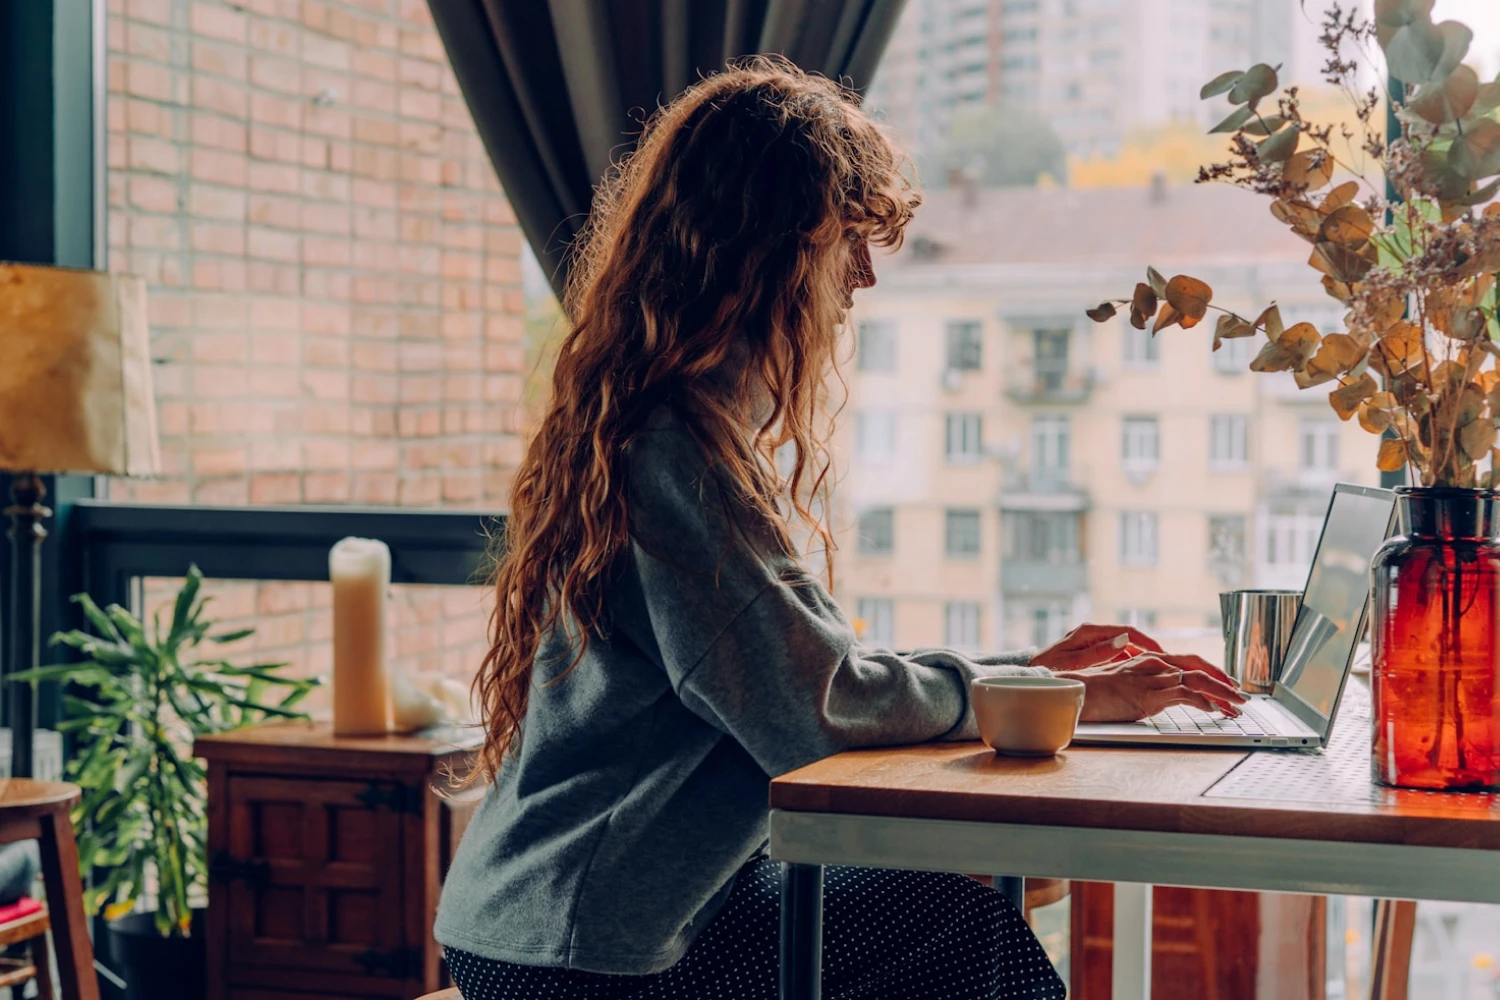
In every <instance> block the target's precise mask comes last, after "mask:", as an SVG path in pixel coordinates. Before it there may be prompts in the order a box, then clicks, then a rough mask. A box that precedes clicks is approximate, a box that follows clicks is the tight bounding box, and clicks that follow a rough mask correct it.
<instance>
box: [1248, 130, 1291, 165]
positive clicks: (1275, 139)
mask: <svg viewBox="0 0 1500 1000" xmlns="http://www.w3.org/2000/svg"><path fill="white" fill-rule="evenodd" d="M1301 138H1302V130H1301V129H1296V128H1286V129H1282V130H1281V131H1280V132H1277V133H1276V134H1275V135H1273V136H1271V138H1269V139H1262V140H1261V141H1260V143H1259V145H1257V146H1256V147H1255V156H1256V159H1258V160H1260V162H1261V163H1281V162H1283V161H1285V160H1287V159H1289V158H1290V157H1291V156H1292V154H1293V153H1295V152H1297V143H1298V141H1299V140H1301Z"/></svg>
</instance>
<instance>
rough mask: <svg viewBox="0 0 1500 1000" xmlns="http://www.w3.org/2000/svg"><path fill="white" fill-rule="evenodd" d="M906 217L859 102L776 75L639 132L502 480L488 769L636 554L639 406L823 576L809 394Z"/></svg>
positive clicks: (820, 443)
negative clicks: (527, 436) (542, 681)
mask: <svg viewBox="0 0 1500 1000" xmlns="http://www.w3.org/2000/svg"><path fill="white" fill-rule="evenodd" d="M917 202H918V197H917V195H916V193H915V192H914V191H913V190H912V188H911V186H910V184H909V183H908V182H907V180H906V179H905V176H904V174H903V170H902V162H901V160H900V159H899V157H898V155H897V153H896V152H895V150H894V149H893V147H892V145H891V144H890V142H889V141H888V140H887V139H886V137H885V135H884V134H883V133H882V132H881V130H880V129H879V128H878V127H877V126H876V125H875V124H874V123H873V122H871V121H870V119H869V118H868V117H866V116H865V115H864V114H863V113H862V112H861V111H860V110H859V98H858V96H857V95H856V94H855V93H853V92H852V91H849V90H847V89H845V88H843V87H840V86H839V85H837V84H835V83H833V82H832V81H830V80H827V79H825V78H823V77H820V76H817V75H814V74H810V73H805V72H803V71H801V70H799V69H797V68H796V67H795V66H793V65H792V64H790V63H788V62H787V61H785V60H783V59H779V58H774V57H756V58H754V59H750V60H746V61H743V62H738V63H735V64H732V65H731V66H730V67H729V68H728V69H727V70H726V71H724V72H722V73H718V74H715V75H713V76H711V77H708V78H707V79H704V80H703V81H701V82H699V83H698V84H696V85H695V86H693V87H692V88H690V89H689V90H688V91H687V92H686V93H684V94H683V95H682V96H681V97H679V98H678V99H677V100H675V101H673V102H672V103H671V104H669V105H668V106H666V107H664V108H662V109H661V110H659V111H658V112H657V113H656V114H655V115H654V116H653V117H652V118H651V120H650V121H649V122H648V123H647V125H646V127H645V130H644V132H643V133H642V135H641V136H640V139H639V142H638V144H637V146H636V149H635V151H634V153H633V154H632V155H631V156H630V157H629V158H628V159H626V160H625V161H624V162H623V163H622V164H621V165H620V166H619V167H618V168H616V169H615V170H614V171H613V172H612V174H611V175H610V176H609V177H608V178H606V179H605V181H604V182H603V184H602V185H601V186H600V188H599V191H598V193H597V195H596V198H595V202H594V206H593V212H592V215H591V217H590V220H589V223H588V226H587V227H586V229H585V231H584V234H583V236H582V237H581V239H580V241H579V243H578V245H577V247H576V251H575V256H574V260H573V267H572V272H571V275H570V282H569V287H568V291H567V294H566V296H565V301H564V305H565V310H566V313H567V315H568V317H569V318H570V326H569V331H568V333H567V335H566V337H565V338H564V339H563V341H562V344H561V346H560V348H559V351H558V355H557V361H556V367H555V369H554V372H553V376H552V379H553V382H552V397H551V402H550V405H549V408H548V412H547V414H546V417H545V419H544V420H543V421H542V422H541V424H540V428H539V430H538V431H537V433H536V435H535V436H534V437H533V438H532V440H531V442H530V445H529V447H528V448H527V451H526V454H525V457H524V458H523V459H522V461H521V464H520V467H519V469H518V470H517V473H516V479H515V486H514V493H513V497H512V501H511V512H510V516H509V519H508V521H507V524H506V531H505V537H504V538H503V539H502V544H503V551H502V553H501V554H500V556H499V561H498V565H497V570H496V578H495V593H496V601H495V609H494V612H493V615H492V617H491V620H490V639H491V645H490V650H489V653H488V655H486V657H485V659H484V664H483V667H482V668H481V670H480V673H479V676H478V677H477V678H476V680H475V682H474V687H475V696H476V700H477V701H478V702H479V704H480V706H481V709H482V713H483V720H484V725H485V728H486V730H487V739H486V743H485V747H484V750H483V752H482V755H481V765H482V766H481V768H480V769H479V770H480V773H483V774H485V775H488V776H491V777H492V776H493V775H494V773H495V771H496V770H497V769H498V768H499V766H500V764H501V762H502V760H503V759H504V757H505V755H506V753H507V752H509V751H510V750H512V749H514V748H515V747H516V746H517V745H518V740H519V739H520V737H521V721H522V719H523V718H524V717H525V714H526V706H527V701H528V695H529V693H530V689H531V685H532V683H533V681H532V665H533V661H534V660H535V659H536V657H537V655H538V650H539V649H540V648H541V646H542V643H543V642H544V640H545V639H546V637H547V636H548V635H549V633H551V632H552V631H553V630H555V629H558V628H565V629H566V630H567V632H568V634H569V635H570V637H572V638H573V639H574V642H573V643H572V652H573V654H574V657H575V659H574V661H573V662H574V664H576V663H577V659H576V657H578V656H581V655H582V650H583V648H584V647H585V646H586V644H587V643H588V642H589V640H590V637H591V636H595V635H597V634H598V632H599V630H600V629H601V628H602V627H603V624H604V623H603V621H602V615H603V607H604V600H605V593H604V581H605V579H606V577H607V574H608V572H609V570H610V568H611V566H612V564H614V563H615V562H616V560H617V559H619V558H620V556H621V555H622V553H624V552H625V551H626V550H627V547H628V544H629V535H630V518H629V511H628V510H627V509H626V494H627V491H626V489H625V487H624V482H623V478H624V475H625V461H624V456H625V450H626V446H627V445H628V444H629V442H630V440H631V438H632V435H633V434H634V433H635V432H636V431H637V430H638V429H639V427H640V425H641V421H642V419H643V418H644V417H645V416H646V415H647V414H648V413H649V412H650V411H651V410H652V409H654V408H656V407H658V406H660V405H662V404H670V405H672V406H674V407H676V408H677V409H678V410H679V411H680V412H682V413H684V414H687V415H689V419H688V423H689V426H690V430H691V433H692V434H693V435H694V437H695V438H696V440H697V441H698V443H699V444H700V445H701V447H702V448H703V450H704V453H705V456H706V457H707V459H708V460H709V462H710V463H711V464H712V465H714V466H715V467H716V468H718V469H719V470H720V471H721V473H722V475H723V476H724V480H725V481H726V482H727V483H729V484H730V488H731V490H732V491H734V492H735V493H737V494H738V495H739V497H740V499H741V500H742V501H743V503H744V505H745V507H746V509H747V510H749V511H750V512H751V514H750V516H758V517H760V518H763V519H764V521H765V523H766V524H768V525H769V526H770V528H771V531H772V533H773V536H774V537H777V538H779V540H780V541H781V543H782V544H784V545H785V546H786V547H787V549H788V550H789V551H791V550H792V549H793V543H792V537H791V536H792V533H793V527H792V526H793V524H794V523H798V524H800V525H801V526H802V527H803V528H804V529H806V530H807V531H809V532H810V533H811V534H812V535H813V536H815V537H818V538H821V540H822V542H823V545H824V549H825V552H826V553H829V556H828V558H829V559H830V563H829V569H830V571H831V550H832V544H831V540H830V539H829V538H828V532H827V529H826V527H825V525H824V524H823V523H822V519H821V516H820V514H818V513H815V511H820V510H822V509H826V504H820V503H817V502H815V501H814V499H813V498H815V497H818V496H820V495H822V494H823V493H825V492H826V485H827V481H828V469H829V462H828V451H827V434H828V432H829V421H827V420H820V419H819V414H820V400H821V397H822V389H823V387H824V385H825V381H826V379H827V377H828V375H829V373H830V372H831V371H835V370H836V360H837V359H836V355H837V352H838V346H839V338H840V330H841V327H842V324H843V321H844V317H845V314H846V310H847V307H848V302H849V291H850V274H851V269H853V268H856V267H857V266H858V264H859V261H858V258H857V253H858V252H859V250H860V248H862V247H863V246H864V245H865V243H866V242H868V243H870V244H874V245H876V246H886V247H893V246H896V245H898V244H899V243H900V241H901V234H902V232H903V230H904V229H905V227H906V224H907V222H908V221H909V220H910V218H911V213H912V210H913V209H914V208H915V207H916V205H917ZM750 413H754V414H755V419H756V420H757V421H759V425H758V426H756V427H752V428H748V431H749V432H748V433H747V427H746V415H747V414H750ZM778 455H779V456H780V457H781V462H780V467H779V468H778V462H777V461H776V458H777V456H778Z"/></svg>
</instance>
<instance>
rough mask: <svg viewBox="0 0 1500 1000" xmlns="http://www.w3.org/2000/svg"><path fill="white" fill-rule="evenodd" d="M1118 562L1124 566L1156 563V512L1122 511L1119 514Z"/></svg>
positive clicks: (1153, 564) (1152, 564)
mask: <svg viewBox="0 0 1500 1000" xmlns="http://www.w3.org/2000/svg"><path fill="white" fill-rule="evenodd" d="M1120 563H1121V565H1124V566H1155V565H1156V514H1155V513H1154V512H1150V511H1124V512H1122V513H1121V514H1120Z"/></svg>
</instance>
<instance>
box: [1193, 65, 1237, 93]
mask: <svg viewBox="0 0 1500 1000" xmlns="http://www.w3.org/2000/svg"><path fill="white" fill-rule="evenodd" d="M1244 75H1245V73H1244V71H1243V70H1238V69H1232V70H1230V71H1229V72H1227V73H1220V74H1219V75H1218V76H1216V77H1214V78H1213V79H1212V80H1210V81H1208V82H1207V83H1205V84H1204V85H1203V89H1202V90H1200V91H1198V97H1199V99H1200V100H1204V101H1206V100H1208V99H1209V98H1210V97H1218V96H1219V95H1220V94H1225V93H1228V92H1229V88H1231V87H1233V86H1234V85H1235V84H1236V83H1239V81H1240V77H1242V76H1244Z"/></svg>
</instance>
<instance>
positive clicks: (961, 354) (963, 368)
mask: <svg viewBox="0 0 1500 1000" xmlns="http://www.w3.org/2000/svg"><path fill="white" fill-rule="evenodd" d="M983 345H984V338H983V332H982V329H981V327H980V325H979V323H978V322H976V321H974V320H961V321H955V322H952V323H949V324H948V368H949V370H951V371H960V372H967V371H978V370H979V367H980V362H981V360H982V356H983Z"/></svg>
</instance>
